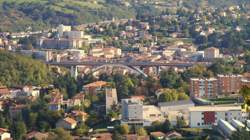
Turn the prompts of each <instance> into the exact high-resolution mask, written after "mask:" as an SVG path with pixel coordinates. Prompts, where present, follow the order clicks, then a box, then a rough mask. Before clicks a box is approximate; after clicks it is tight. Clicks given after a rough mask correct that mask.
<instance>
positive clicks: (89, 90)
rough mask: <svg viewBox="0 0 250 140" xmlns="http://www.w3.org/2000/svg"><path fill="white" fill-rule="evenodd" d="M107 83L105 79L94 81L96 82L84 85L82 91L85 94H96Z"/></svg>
mask: <svg viewBox="0 0 250 140" xmlns="http://www.w3.org/2000/svg"><path fill="white" fill-rule="evenodd" d="M107 85H108V83H107V82H105V81H96V82H93V83H89V84H87V85H84V86H83V91H84V92H85V93H86V94H96V93H97V92H98V91H101V90H102V89H103V87H106V86H107Z"/></svg>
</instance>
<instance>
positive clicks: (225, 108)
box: [189, 105, 241, 112]
mask: <svg viewBox="0 0 250 140" xmlns="http://www.w3.org/2000/svg"><path fill="white" fill-rule="evenodd" d="M232 110H241V106H212V105H210V106H195V107H190V108H189V111H200V112H202V111H232Z"/></svg>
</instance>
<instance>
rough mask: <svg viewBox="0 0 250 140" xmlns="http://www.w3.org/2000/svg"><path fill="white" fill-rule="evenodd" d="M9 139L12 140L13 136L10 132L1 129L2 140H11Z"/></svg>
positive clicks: (0, 137) (0, 139)
mask: <svg viewBox="0 0 250 140" xmlns="http://www.w3.org/2000/svg"><path fill="white" fill-rule="evenodd" d="M9 139H11V136H10V133H9V132H8V130H7V129H4V128H0V140H9Z"/></svg>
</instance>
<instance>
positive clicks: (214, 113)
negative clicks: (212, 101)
mask: <svg viewBox="0 0 250 140" xmlns="http://www.w3.org/2000/svg"><path fill="white" fill-rule="evenodd" d="M243 114H244V113H243V112H242V110H241V106H197V107H191V108H189V122H190V124H189V125H190V127H201V128H209V127H211V126H212V125H216V124H217V123H218V121H219V120H220V119H223V120H226V121H228V122H232V120H233V119H237V120H240V121H244V117H242V116H243Z"/></svg>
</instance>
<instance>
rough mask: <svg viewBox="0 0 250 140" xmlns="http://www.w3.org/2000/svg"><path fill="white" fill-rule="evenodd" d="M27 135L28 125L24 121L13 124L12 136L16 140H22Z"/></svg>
mask: <svg viewBox="0 0 250 140" xmlns="http://www.w3.org/2000/svg"><path fill="white" fill-rule="evenodd" d="M26 133H27V129H26V125H25V123H24V122H23V121H17V122H13V125H12V126H11V134H13V138H14V139H16V140H21V139H22V138H23V137H24V136H25V134H26Z"/></svg>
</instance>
